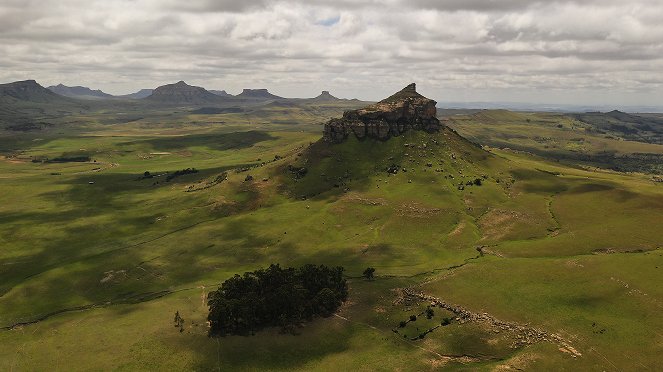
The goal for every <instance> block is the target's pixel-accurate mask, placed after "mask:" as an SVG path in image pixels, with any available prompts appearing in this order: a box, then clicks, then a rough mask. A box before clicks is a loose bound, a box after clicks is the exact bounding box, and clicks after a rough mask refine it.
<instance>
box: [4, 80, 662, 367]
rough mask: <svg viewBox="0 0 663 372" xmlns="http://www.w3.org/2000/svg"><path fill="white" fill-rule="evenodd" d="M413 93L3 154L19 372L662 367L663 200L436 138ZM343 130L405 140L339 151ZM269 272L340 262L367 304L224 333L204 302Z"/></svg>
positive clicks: (59, 141) (211, 116) (352, 290)
mask: <svg viewBox="0 0 663 372" xmlns="http://www.w3.org/2000/svg"><path fill="white" fill-rule="evenodd" d="M413 88H414V87H413ZM412 90H413V89H412V88H410V89H407V91H406V93H407V94H405V95H404V96H401V97H400V98H398V99H396V100H391V101H390V102H387V104H384V105H380V104H378V105H370V104H366V103H362V104H361V105H360V103H353V105H355V104H356V106H347V105H350V103H349V102H345V103H343V104H338V105H331V104H315V103H310V102H308V103H307V102H304V100H302V102H299V103H298V104H297V105H290V104H289V103H290V102H288V101H286V102H285V103H283V102H280V104H279V105H254V106H251V107H248V108H247V107H242V110H243V111H241V112H233V111H235V110H228V111H226V110H221V111H219V110H214V109H218V107H216V108H215V107H214V106H203V108H202V109H200V110H196V109H194V108H192V109H191V110H188V109H187V110H181V111H182V112H181V113H172V112H171V111H167V110H163V107H162V106H158V107H157V108H158V110H154V111H143V112H141V113H142V115H144V116H145V117H144V118H143V117H141V118H138V119H136V120H135V121H127V120H129V119H130V118H132V117H133V116H132V115H134V113H130V115H126V117H125V116H122V115H119V114H116V115H115V116H113V117H108V116H106V115H107V113H106V112H100V113H96V112H94V113H85V114H84V115H82V116H81V118H82V119H80V120H88V121H99V122H104V121H105V120H109V121H110V120H111V119H113V120H119V119H122V120H123V121H121V122H119V123H117V124H112V125H110V124H104V125H100V126H97V127H91V128H86V129H85V130H84V131H80V132H77V131H63V132H60V131H58V132H56V133H54V135H53V136H52V137H42V136H40V137H39V138H45V139H40V140H37V141H33V140H32V138H31V139H30V140H29V141H25V142H23V143H22V147H20V149H18V150H19V151H13V152H12V153H10V154H6V156H7V157H2V158H0V171H1V172H0V173H1V174H2V175H3V176H2V177H0V187H1V188H2V190H3V192H4V194H3V195H4V197H5V199H3V201H4V202H3V203H0V212H1V213H0V220H1V222H2V223H0V236H2V237H3V238H4V241H3V242H4V245H3V249H2V250H1V251H0V265H1V267H3V270H1V271H0V328H2V330H0V344H1V345H2V346H3V347H2V348H0V368H2V369H3V370H12V369H27V370H44V369H48V368H51V367H52V366H53V365H54V363H56V362H58V361H60V363H62V365H64V364H65V360H64V359H59V358H65V357H66V365H67V366H71V365H74V366H75V368H74V369H76V368H80V369H108V370H113V369H126V370H144V369H154V368H157V369H175V370H213V369H218V367H219V365H221V366H222V369H228V370H298V369H299V370H301V369H305V370H361V369H365V367H366V361H371V363H375V365H379V366H380V368H381V369H385V370H404V371H410V370H412V371H420V370H430V369H456V370H482V369H486V370H509V369H510V370H513V369H522V370H556V369H562V370H628V369H629V367H630V366H631V365H632V359H633V356H634V355H637V356H638V361H639V363H640V364H641V365H642V368H643V369H656V367H657V366H658V363H659V359H660V357H659V355H660V354H661V352H663V347H662V346H661V344H660V343H658V342H656V340H658V338H659V336H658V332H659V331H658V330H659V329H661V328H663V321H661V318H660V317H659V316H657V314H658V313H659V311H660V306H659V303H660V302H661V301H663V293H662V292H661V290H660V283H659V282H660V280H658V278H659V276H660V275H659V274H658V271H657V270H659V269H658V267H661V265H663V261H662V260H661V256H660V254H659V249H660V246H661V244H662V242H661V237H660V233H659V230H660V229H659V225H660V222H659V218H658V216H659V215H660V209H661V208H663V192H662V191H661V189H660V184H659V183H656V182H653V179H652V177H650V176H647V177H645V176H642V175H637V174H636V175H634V174H621V173H616V172H608V171H601V170H596V169H582V168H579V167H576V166H566V165H564V164H563V163H559V162H553V161H546V160H544V159H542V158H539V157H537V156H532V155H528V154H526V153H523V152H520V151H513V150H506V149H505V150H499V149H495V148H490V149H483V148H481V147H480V146H478V145H475V144H474V143H472V142H470V141H468V140H466V139H465V138H463V137H462V136H461V135H459V134H458V133H456V132H455V131H454V130H453V129H452V127H450V126H456V125H457V124H456V123H455V120H460V119H461V118H455V117H454V118H455V119H452V120H442V121H441V122H438V123H437V125H435V128H432V127H426V126H422V125H420V124H421V123H423V122H428V123H429V124H430V123H434V122H435V121H434V120H433V119H435V117H434V114H433V115H431V112H429V110H427V109H426V108H429V107H430V105H431V102H434V101H433V100H430V99H428V98H426V97H420V96H416V95H414V93H413V92H412ZM415 92H416V90H415ZM120 103H121V104H124V103H125V102H124V101H120ZM134 104H135V107H137V108H141V107H146V106H147V105H143V104H141V103H138V102H135V103H134ZM104 107H108V106H104ZM233 107H235V106H233ZM367 107H368V109H367ZM405 108H407V110H403V109H405ZM348 109H351V110H349V111H354V113H351V114H349V115H348V116H347V117H345V118H344V117H343V116H341V115H342V112H343V111H344V110H345V111H348ZM244 110H246V111H244ZM163 112H165V114H163ZM483 114H484V116H483V118H482V119H481V120H482V121H481V127H483V128H491V125H493V122H494V123H499V124H496V125H493V127H494V126H499V127H502V126H504V127H506V128H511V127H513V126H514V125H515V126H516V127H517V128H522V127H521V126H524V125H532V123H533V122H536V121H541V122H542V123H540V124H537V125H540V128H544V125H548V126H550V127H552V128H557V124H558V122H557V121H555V120H557V119H555V120H552V118H548V119H549V120H550V122H548V121H546V123H547V124H544V123H543V121H544V119H545V118H546V117H545V116H543V117H542V116H537V115H535V114H531V115H530V114H519V113H513V114H512V113H504V112H498V113H495V114H494V116H493V115H492V114H491V113H490V112H483ZM362 115H368V116H362ZM327 116H334V119H335V120H330V121H327V124H328V125H334V123H336V122H338V121H339V120H340V121H341V124H343V125H346V124H348V123H349V122H354V121H353V120H357V122H355V124H356V125H360V124H359V122H360V123H361V126H363V127H364V128H366V125H367V124H368V125H369V126H373V127H374V128H377V127H382V128H391V124H394V123H395V124H400V125H401V128H402V129H406V128H407V130H403V131H400V129H399V131H398V132H394V133H391V134H390V136H389V137H388V138H387V137H384V138H381V137H380V136H372V135H365V136H357V135H355V134H354V132H353V133H352V134H351V133H348V135H347V137H343V138H342V140H340V141H330V140H329V138H327V139H325V138H321V137H322V135H323V133H321V132H322V131H323V122H324V121H325V120H323V117H324V118H325V119H327ZM490 117H493V118H494V120H493V122H491V123H487V122H483V120H488V118H490ZM505 118H509V123H504V120H505ZM72 119H73V118H72ZM362 119H366V121H362ZM528 119H529V122H528ZM344 120H349V122H348V121H344ZM467 120H468V123H465V126H466V127H471V128H473V127H472V125H474V126H476V127H479V126H480V124H479V121H478V120H477V121H470V120H471V119H467ZM445 123H449V125H450V126H445V125H444V124H445ZM569 123H570V122H562V124H563V125H566V124H569ZM574 123H575V121H574ZM374 124H375V125H374ZM376 125H377V126H376ZM569 125H570V124H569ZM528 128H531V127H528ZM537 128H539V127H537ZM303 129H304V130H303ZM396 129H398V126H396ZM433 129H434V130H433ZM557 129H559V128H557ZM520 130H522V129H520ZM377 132H378V133H379V132H380V131H379V130H378V131H377ZM492 133H495V132H491V134H492ZM522 133H526V132H522ZM550 133H557V132H550ZM366 134H368V132H366ZM0 135H3V133H2V132H0ZM56 135H57V136H56ZM4 139H5V137H3V140H4ZM100 227H103V228H100ZM72 231H75V233H72ZM273 263H278V264H280V265H282V267H302V266H304V265H306V264H314V265H318V264H324V265H327V266H328V267H333V266H334V267H335V266H342V267H343V268H344V269H345V271H344V273H345V276H344V279H347V284H348V299H347V301H346V302H344V303H343V305H342V306H341V307H340V308H339V310H338V312H337V313H335V314H334V315H332V316H330V317H327V318H316V319H315V320H311V321H308V320H307V321H306V323H305V325H303V326H301V327H299V326H294V327H292V328H289V333H292V334H283V333H282V329H280V328H278V327H276V328H267V329H264V330H260V331H256V332H255V333H256V334H255V335H248V336H227V337H221V338H209V337H208V331H209V328H208V326H207V323H206V321H207V317H208V314H209V308H208V306H207V303H206V301H207V296H208V294H210V293H213V292H215V291H216V290H217V289H218V288H219V286H220V284H221V283H223V282H225V281H227V280H228V279H229V278H236V277H235V275H236V274H238V275H242V273H244V272H255V271H256V270H259V269H261V268H267V267H270V265H271V264H273ZM367 268H374V269H375V277H374V278H373V279H372V280H368V279H364V278H363V277H362V273H363V272H365V270H366V269H367ZM295 291H296V290H295ZM217 293H218V292H217ZM279 299H282V297H276V296H273V297H272V299H271V301H278V300H279ZM237 305H238V306H240V305H241V304H237ZM286 305H287V304H286ZM242 306H243V305H242ZM250 306H251V305H250V303H249V304H248V306H247V307H246V310H243V309H240V312H241V311H250ZM174 318H175V319H176V320H175V322H174V321H173V319H174ZM237 318H239V319H240V320H241V314H239V316H238V317H237ZM237 318H236V319H237ZM643 319H646V322H643ZM174 325H175V326H174Z"/></svg>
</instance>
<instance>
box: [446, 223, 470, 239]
mask: <svg viewBox="0 0 663 372" xmlns="http://www.w3.org/2000/svg"><path fill="white" fill-rule="evenodd" d="M465 226H467V224H466V223H465V221H461V222H460V223H459V224H458V225H456V228H455V229H453V231H452V232H450V233H449V236H450V237H451V236H458V235H460V234H462V233H463V231H464V230H465Z"/></svg>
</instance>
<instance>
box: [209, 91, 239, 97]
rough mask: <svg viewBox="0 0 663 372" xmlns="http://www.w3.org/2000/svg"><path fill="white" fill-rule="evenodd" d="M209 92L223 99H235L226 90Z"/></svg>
mask: <svg viewBox="0 0 663 372" xmlns="http://www.w3.org/2000/svg"><path fill="white" fill-rule="evenodd" d="M209 92H210V93H213V94H216V95H217V96H221V97H234V96H233V95H232V94H229V93H228V92H226V91H225V90H210V91H209Z"/></svg>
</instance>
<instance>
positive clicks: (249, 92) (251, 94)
mask: <svg viewBox="0 0 663 372" xmlns="http://www.w3.org/2000/svg"><path fill="white" fill-rule="evenodd" d="M236 97H237V98H248V99H259V100H269V99H283V97H279V96H277V95H274V94H272V93H270V92H269V91H268V90H267V89H244V90H243V91H242V93H240V94H238V95H237V96H236Z"/></svg>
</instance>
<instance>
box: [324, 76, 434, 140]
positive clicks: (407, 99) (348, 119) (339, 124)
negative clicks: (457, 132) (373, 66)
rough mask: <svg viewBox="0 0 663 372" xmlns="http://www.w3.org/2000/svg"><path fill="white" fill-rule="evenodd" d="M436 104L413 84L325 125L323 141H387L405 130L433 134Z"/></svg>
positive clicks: (348, 112)
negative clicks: (354, 137) (352, 138)
mask: <svg viewBox="0 0 663 372" xmlns="http://www.w3.org/2000/svg"><path fill="white" fill-rule="evenodd" d="M436 104H437V102H435V101H433V100H432V99H428V98H426V97H424V96H422V95H421V94H419V93H417V87H416V85H415V84H414V83H412V84H410V85H408V86H406V87H405V88H403V89H402V90H401V91H399V92H397V93H396V94H394V95H392V96H390V97H388V98H386V99H384V100H382V101H380V102H378V103H376V104H373V105H370V106H368V107H364V108H362V109H359V110H353V111H346V112H345V113H343V117H342V118H340V119H332V120H330V121H329V122H328V123H327V124H325V129H324V135H323V139H324V140H325V141H326V142H332V143H340V142H343V141H345V139H346V138H348V136H349V135H350V134H354V135H355V136H356V137H357V138H359V139H364V138H367V137H368V138H375V139H379V140H383V141H384V140H388V139H389V138H391V137H396V136H399V135H401V134H402V133H405V132H406V131H408V130H423V131H427V132H437V131H438V130H439V129H440V128H441V124H440V121H439V120H438V119H437V117H436V114H437V108H436V107H435V105H436Z"/></svg>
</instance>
